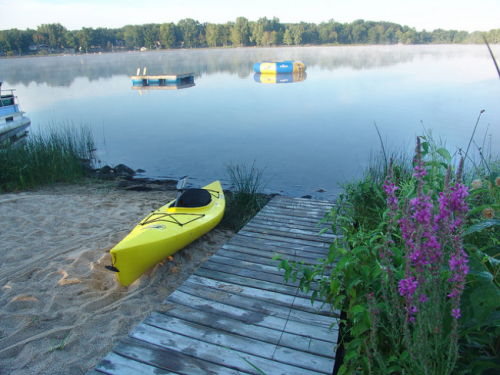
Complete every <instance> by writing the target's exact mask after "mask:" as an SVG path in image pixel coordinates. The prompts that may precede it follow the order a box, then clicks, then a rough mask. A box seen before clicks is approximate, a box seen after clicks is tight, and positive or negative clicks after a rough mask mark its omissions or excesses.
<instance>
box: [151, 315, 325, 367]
mask: <svg viewBox="0 0 500 375" xmlns="http://www.w3.org/2000/svg"><path fill="white" fill-rule="evenodd" d="M144 323H145V324H148V325H151V326H153V327H156V328H160V329H163V330H166V331H169V332H173V333H176V334H180V335H183V336H186V337H190V338H192V339H195V340H197V341H204V342H207V343H210V344H215V345H218V346H222V347H227V348H230V349H232V350H235V351H238V352H243V353H247V354H252V355H255V356H258V357H261V358H266V359H274V360H277V361H279V362H283V363H286V364H289V365H294V366H298V367H303V368H307V369H309V370H314V371H321V369H324V368H329V367H333V364H332V360H331V359H330V358H325V357H322V356H318V355H315V354H311V353H305V352H303V351H300V350H295V349H292V348H283V347H276V345H273V344H269V343H266V342H263V341H260V340H259V339H258V338H257V339H256V338H250V337H244V336H241V335H237V334H231V333H227V332H221V331H219V330H215V329H213V328H212V327H209V326H207V325H201V324H195V323H191V322H187V321H184V320H182V319H177V318H173V317H169V316H165V315H160V314H151V315H149V316H148V317H147V318H146V320H145V321H144Z"/></svg>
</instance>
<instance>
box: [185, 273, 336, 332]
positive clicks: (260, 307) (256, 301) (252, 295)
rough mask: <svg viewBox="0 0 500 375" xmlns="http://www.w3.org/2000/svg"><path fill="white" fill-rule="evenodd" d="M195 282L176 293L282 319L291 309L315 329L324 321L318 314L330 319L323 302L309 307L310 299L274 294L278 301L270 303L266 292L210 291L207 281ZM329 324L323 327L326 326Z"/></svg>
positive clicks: (228, 286) (234, 287) (228, 288)
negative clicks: (300, 311)
mask: <svg viewBox="0 0 500 375" xmlns="http://www.w3.org/2000/svg"><path fill="white" fill-rule="evenodd" d="M196 281H198V280H197V279H194V278H193V279H192V282H185V283H184V284H183V285H181V287H179V289H178V290H180V291H181V292H184V293H188V294H191V295H195V296H199V297H201V298H206V299H211V300H213V301H217V302H221V303H225V304H227V305H231V306H235V307H239V308H243V309H246V310H250V311H255V312H258V313H262V314H268V315H272V316H279V317H281V318H284V319H287V318H289V315H290V309H291V308H294V309H296V310H302V311H303V312H304V314H302V315H300V314H297V319H300V320H301V321H304V322H306V323H311V324H317V325H323V324H324V323H323V322H324V321H325V319H326V317H320V316H318V315H316V313H317V312H318V311H320V312H321V313H322V314H326V315H329V308H328V307H327V306H322V302H319V301H315V303H314V305H311V301H310V300H309V299H305V298H303V297H295V296H283V297H281V296H279V295H278V294H277V293H274V296H276V297H277V299H275V300H273V299H272V298H271V297H272V296H273V293H272V292H266V293H267V296H265V297H264V293H263V291H262V290H259V289H254V288H248V287H246V288H245V287H241V286H240V287H239V286H238V285H234V284H233V285H231V284H223V288H224V289H218V288H211V287H209V286H208V285H207V284H208V283H209V280H207V279H205V280H204V281H205V283H203V284H202V283H197V282H196ZM266 297H267V298H266ZM290 297H292V298H290ZM298 300H301V301H298ZM330 323H331V322H330ZM330 323H328V324H326V323H325V324H326V326H329V325H330Z"/></svg>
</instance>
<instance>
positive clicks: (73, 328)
mask: <svg viewBox="0 0 500 375" xmlns="http://www.w3.org/2000/svg"><path fill="white" fill-rule="evenodd" d="M161 185H163V186H149V188H150V189H149V190H146V191H144V190H143V191H137V190H133V189H124V188H120V187H116V186H115V184H114V183H113V184H110V183H105V182H91V183H87V184H69V185H68V184H56V185H52V186H46V187H42V188H38V189H35V190H31V191H28V192H20V193H4V194H1V195H0V215H1V216H2V217H4V218H8V220H4V222H3V229H4V230H2V231H1V232H0V243H2V244H3V246H2V247H1V248H0V256H1V258H2V259H3V261H4V262H3V264H2V266H1V267H0V287H1V291H2V293H1V296H0V320H1V321H2V325H1V326H0V368H1V369H2V371H6V373H9V374H11V375H18V374H39V373H50V374H69V373H71V374H79V373H82V374H85V372H86V371H88V369H90V368H92V367H93V366H95V365H96V364H97V363H98V362H99V361H100V360H101V359H102V357H103V356H104V355H106V353H108V352H109V351H110V350H111V349H112V348H113V347H114V346H115V344H116V343H117V342H118V341H119V340H120V339H122V338H123V337H124V336H125V335H127V334H128V333H129V332H130V330H132V329H133V328H134V327H135V326H136V325H137V324H138V323H139V322H141V321H142V320H143V319H144V318H145V317H146V316H147V315H148V314H149V313H150V312H151V311H153V310H158V309H160V310H161V306H160V304H161V302H163V301H164V300H165V299H166V298H167V297H168V295H169V294H170V293H172V292H173V291H174V290H175V289H177V288H178V287H179V286H180V285H181V284H182V283H183V282H184V281H185V280H186V279H187V278H188V277H189V276H190V275H191V274H192V273H194V272H195V270H196V269H197V268H198V267H199V266H200V265H201V264H202V263H203V262H205V261H206V260H208V259H209V258H210V257H211V256H212V254H214V253H215V252H216V251H217V250H219V248H220V247H221V246H222V245H223V244H224V243H225V242H227V240H228V239H229V238H231V237H232V236H233V235H234V233H233V232H231V231H229V230H226V229H220V228H219V227H217V228H215V229H214V230H212V231H210V232H208V233H207V234H205V235H204V236H202V237H201V238H199V239H198V240H196V241H194V242H193V243H191V244H190V245H188V246H187V247H186V248H184V249H182V250H180V251H179V252H177V253H176V254H174V255H173V256H172V257H171V258H172V259H168V260H166V261H164V262H162V263H160V264H158V265H156V266H155V267H153V268H152V269H150V270H149V271H147V272H146V273H145V274H144V275H143V276H141V277H140V278H139V279H138V280H137V281H136V282H134V283H133V284H132V285H130V286H129V287H123V286H121V285H120V284H119V283H118V281H117V280H116V276H115V274H114V273H113V272H110V271H108V270H106V269H105V268H104V266H105V265H109V264H110V263H111V259H110V254H109V250H111V248H112V247H113V246H114V245H116V244H117V243H118V242H119V241H120V240H121V239H122V238H123V237H124V236H125V235H127V234H128V233H129V232H130V230H131V229H132V228H133V227H134V226H135V225H136V224H137V223H138V222H139V221H140V220H141V219H142V218H143V217H144V216H145V215H147V213H149V212H150V211H152V210H154V209H156V208H157V207H159V206H161V205H163V204H165V203H167V202H168V201H169V200H171V199H174V198H175V195H176V191H175V187H173V189H172V185H171V184H170V185H169V184H168V183H167V184H161Z"/></svg>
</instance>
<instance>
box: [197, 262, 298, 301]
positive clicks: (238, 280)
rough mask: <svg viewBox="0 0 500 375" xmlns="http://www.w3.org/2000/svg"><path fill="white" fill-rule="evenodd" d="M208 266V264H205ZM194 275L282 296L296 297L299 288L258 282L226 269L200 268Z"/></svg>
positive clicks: (280, 283)
mask: <svg viewBox="0 0 500 375" xmlns="http://www.w3.org/2000/svg"><path fill="white" fill-rule="evenodd" d="M205 264H206V263H205ZM194 275H197V276H201V277H206V278H209V279H213V280H218V281H222V282H226V283H230V284H236V285H240V286H249V287H253V288H256V289H261V290H268V291H273V292H277V293H282V294H289V295H292V296H294V295H295V294H296V293H297V288H296V287H294V286H292V285H287V284H283V283H282V282H279V283H273V282H268V281H263V280H256V279H252V278H248V277H244V276H238V275H234V274H231V273H227V272H225V267H223V270H216V269H208V268H204V267H201V268H198V269H197V270H196V272H195V273H194Z"/></svg>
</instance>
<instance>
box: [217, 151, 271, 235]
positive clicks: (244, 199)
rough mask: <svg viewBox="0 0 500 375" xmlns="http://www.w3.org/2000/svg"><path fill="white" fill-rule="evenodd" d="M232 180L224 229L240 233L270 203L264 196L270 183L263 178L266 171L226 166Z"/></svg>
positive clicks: (241, 166)
mask: <svg viewBox="0 0 500 375" xmlns="http://www.w3.org/2000/svg"><path fill="white" fill-rule="evenodd" d="M226 170H227V172H228V174H229V178H230V180H231V189H230V190H231V192H230V194H229V195H228V196H227V199H226V201H227V204H226V212H225V214H224V218H223V219H222V223H221V224H222V227H224V228H228V229H231V230H234V231H238V230H240V229H241V228H243V227H244V226H245V224H246V223H248V222H249V221H250V220H251V219H252V218H253V217H254V216H255V215H256V214H257V213H258V212H259V211H260V210H261V208H262V207H264V206H265V205H266V204H267V202H268V201H269V197H268V196H266V195H265V194H264V189H265V187H266V185H267V183H268V180H265V179H264V178H263V177H262V174H263V172H264V170H261V169H259V168H257V167H256V165H255V161H254V162H253V164H252V166H251V167H250V168H247V167H246V166H245V165H239V164H236V165H233V164H230V165H226Z"/></svg>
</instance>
